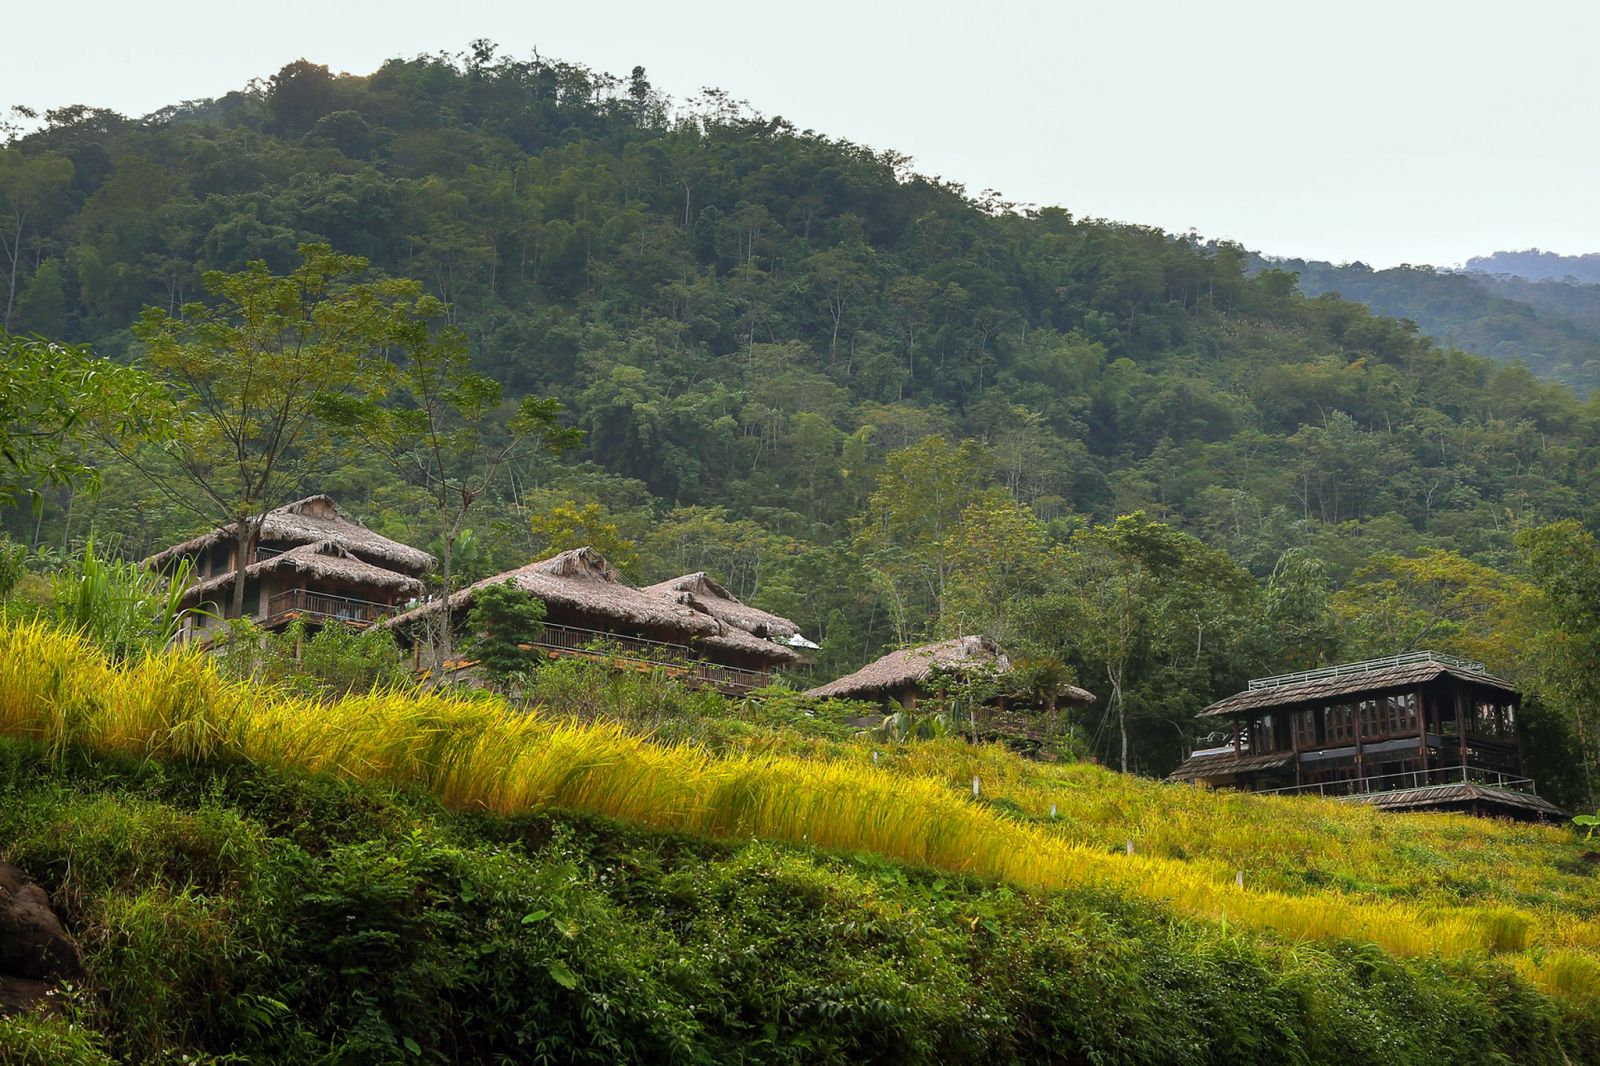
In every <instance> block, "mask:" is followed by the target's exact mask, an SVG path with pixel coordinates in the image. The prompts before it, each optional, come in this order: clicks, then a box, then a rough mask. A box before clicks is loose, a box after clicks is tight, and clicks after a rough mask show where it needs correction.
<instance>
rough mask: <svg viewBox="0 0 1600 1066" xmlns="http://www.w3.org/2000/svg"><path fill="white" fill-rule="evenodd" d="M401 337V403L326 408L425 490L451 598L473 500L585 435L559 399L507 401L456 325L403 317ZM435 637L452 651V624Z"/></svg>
mask: <svg viewBox="0 0 1600 1066" xmlns="http://www.w3.org/2000/svg"><path fill="white" fill-rule="evenodd" d="M434 310H435V311H439V310H442V307H438V308H435V309H434ZM402 341H403V343H402V345H401V347H402V348H403V356H402V357H401V358H400V359H399V360H398V362H396V363H395V364H394V365H393V368H392V370H391V372H390V377H389V382H390V384H391V385H392V386H393V389H394V399H395V401H396V402H395V403H393V404H387V405H380V404H377V403H373V402H366V403H362V402H359V401H357V402H345V403H340V404H337V405H329V407H330V409H332V408H334V407H336V408H337V410H338V411H339V415H340V417H341V418H342V419H343V420H344V422H345V423H346V424H347V425H353V426H357V427H359V428H360V429H361V431H362V433H363V440H364V441H365V442H366V443H367V444H368V445H369V446H371V447H373V448H376V449H377V450H378V451H379V452H380V453H381V454H382V455H383V456H384V457H385V458H386V459H388V460H389V462H390V463H391V464H392V465H393V466H394V467H395V469H396V470H398V471H399V472H400V473H401V474H402V475H403V476H404V477H405V478H406V479H407V480H408V481H410V482H411V483H412V484H414V485H417V486H418V487H419V488H421V489H423V490H424V491H425V492H426V493H427V494H428V496H429V499H430V501H431V502H432V505H433V511H434V516H435V521H436V523H437V531H438V535H439V543H440V545H441V549H440V563H441V566H440V579H441V584H442V586H443V587H442V589H441V593H442V595H443V596H444V597H445V598H446V599H448V598H449V596H450V594H451V593H452V592H453V591H454V589H455V567H454V563H455V547H456V542H457V541H458V540H459V539H460V537H461V534H462V530H463V529H464V528H465V525H466V521H467V515H468V513H469V512H471V510H472V508H473V506H474V505H475V504H477V503H478V501H479V500H481V499H482V498H483V496H484V494H485V493H487V492H489V491H490V489H491V488H492V487H493V486H494V484H495V482H496V480H497V479H498V478H499V477H500V475H501V473H502V472H503V471H504V470H505V468H506V467H507V465H508V464H509V463H512V462H513V461H515V460H517V459H519V458H522V457H524V456H527V455H529V454H530V453H533V452H537V451H544V452H551V453H560V452H564V451H566V450H567V449H569V448H572V447H575V446H576V445H577V444H578V442H579V441H580V440H582V436H583V435H582V432H581V431H579V430H576V429H569V428H565V427H563V426H562V425H561V424H560V422H559V421H558V418H559V415H560V413H561V409H562V408H561V404H560V403H559V402H558V401H556V400H554V399H550V398H548V397H543V396H526V397H523V399H522V400H521V401H520V402H519V403H517V404H515V405H513V406H510V407H509V409H508V405H507V404H506V403H505V402H504V397H503V395H502V392H501V388H500V383H499V382H497V381H495V380H494V379H493V378H491V377H488V376H487V375H485V374H480V373H478V372H476V371H475V370H473V369H472V363H471V360H470V359H469V357H468V354H467V344H466V337H465V336H464V335H463V334H462V333H461V332H460V331H459V330H457V329H454V328H453V327H449V326H446V327H444V328H441V329H437V330H432V329H430V328H429V325H428V324H427V323H426V322H424V321H422V320H421V319H416V320H413V321H411V322H409V323H407V324H406V327H405V329H404V330H403V331H402ZM437 639H438V641H439V642H440V646H441V648H442V650H443V652H444V653H445V654H448V653H449V651H450V643H451V635H450V627H449V625H448V624H446V625H445V626H444V628H443V631H442V632H441V633H439V634H438V635H437Z"/></svg>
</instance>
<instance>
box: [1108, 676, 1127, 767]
mask: <svg viewBox="0 0 1600 1066" xmlns="http://www.w3.org/2000/svg"><path fill="white" fill-rule="evenodd" d="M1111 698H1112V699H1114V700H1116V701H1117V731H1118V732H1119V733H1121V734H1122V772H1123V773H1127V772H1128V715H1127V713H1126V710H1125V708H1124V707H1123V705H1122V680H1121V678H1120V677H1116V678H1112V679H1111Z"/></svg>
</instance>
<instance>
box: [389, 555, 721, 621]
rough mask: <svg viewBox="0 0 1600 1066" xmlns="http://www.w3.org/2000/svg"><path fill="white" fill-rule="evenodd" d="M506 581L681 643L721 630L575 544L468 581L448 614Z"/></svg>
mask: <svg viewBox="0 0 1600 1066" xmlns="http://www.w3.org/2000/svg"><path fill="white" fill-rule="evenodd" d="M507 581H510V582H511V583H513V584H514V585H516V586H517V588H519V589H522V590H523V591H524V592H528V593H531V594H532V595H534V596H536V597H538V598H539V599H541V600H543V601H544V602H546V603H548V604H552V605H556V606H561V607H566V608H570V609H571V610H574V611H580V612H582V613H584V614H590V615H597V616H599V617H601V618H604V619H609V620H611V621H612V622H615V623H621V624H623V625H629V626H636V627H639V628H643V629H654V630H666V631H667V632H668V633H670V634H673V635H675V636H676V637H677V638H678V639H681V640H683V641H685V642H687V641H688V640H690V639H691V638H694V637H712V636H718V635H720V634H721V633H722V630H723V627H722V626H721V625H720V624H719V623H718V622H717V620H716V619H715V618H713V617H711V616H710V615H709V614H706V613H704V612H703V611H698V610H696V609H694V608H693V607H689V606H686V605H684V604H680V603H674V602H672V601H671V600H668V599H664V598H662V597H660V596H651V595H647V594H646V593H644V592H641V591H640V590H638V589H636V588H634V587H632V586H631V585H625V584H623V583H622V580H621V579H620V578H618V577H617V572H616V571H615V570H613V569H612V568H611V564H610V563H608V562H606V560H605V556H603V555H601V554H600V553H599V552H597V551H595V550H594V549H593V548H574V549H572V550H571V551H564V552H562V553H561V554H560V555H557V556H554V557H553V558H550V559H541V560H539V561H538V562H536V563H529V564H528V565H527V566H524V567H521V568H520V569H517V570H508V571H506V572H505V573H503V574H496V575H495V576H494V577H489V578H484V579H483V580H482V581H478V582H475V583H473V584H471V585H468V586H467V587H466V588H464V589H461V590H460V591H458V592H456V593H455V594H454V595H452V596H451V597H450V611H451V613H452V614H454V613H455V612H456V611H460V610H464V609H465V608H466V607H468V606H469V605H470V604H471V603H472V600H473V597H475V596H476V595H477V594H478V590H479V589H481V588H484V587H486V586H488V585H501V584H504V583H505V582H507ZM443 603H444V601H443V600H435V601H433V602H432V603H426V604H423V605H422V606H421V607H416V608H413V609H412V610H409V611H407V612H405V613H404V614H400V615H396V616H395V617H393V618H391V619H389V621H388V622H387V623H386V624H387V625H389V626H391V627H395V628H399V627H403V626H407V625H410V624H411V623H412V622H414V621H416V620H417V619H419V618H421V617H423V616H424V615H428V614H432V613H434V612H436V611H438V610H439V608H440V607H441V606H442V605H443Z"/></svg>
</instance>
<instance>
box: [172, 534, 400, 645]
mask: <svg viewBox="0 0 1600 1066" xmlns="http://www.w3.org/2000/svg"><path fill="white" fill-rule="evenodd" d="M233 578H234V575H233V571H232V570H225V571H223V572H222V573H220V574H215V575H213V576H211V577H209V578H207V579H205V580H203V581H200V582H197V583H196V584H193V585H190V586H189V587H188V589H186V590H185V591H184V595H183V606H185V607H198V608H200V609H202V610H204V611H206V612H207V614H206V615H203V616H201V618H200V619H199V621H200V622H201V623H202V624H201V626H200V628H205V623H208V622H209V623H215V622H216V620H217V619H220V618H221V617H222V616H223V614H224V613H225V612H224V607H225V605H226V604H227V603H228V602H229V601H231V599H232V596H233V591H232V590H233ZM244 579H245V598H244V603H245V614H246V616H247V617H249V618H251V619H252V620H253V621H254V622H255V623H256V624H257V625H260V626H262V627H263V628H266V629H277V628H280V627H282V626H286V625H288V623H290V622H292V621H295V620H296V619H299V620H302V621H305V622H307V623H309V624H312V625H320V624H322V623H324V622H327V621H332V620H337V621H340V622H345V623H348V624H351V625H357V626H365V625H370V624H371V623H373V622H376V621H379V620H380V619H382V618H384V617H385V616H387V615H388V614H389V613H390V612H391V611H392V610H393V608H394V606H395V605H396V604H399V603H404V602H405V601H406V600H408V599H412V598H414V597H416V596H418V595H421V593H422V588H423V586H422V582H421V581H419V580H418V579H417V578H414V577H412V576H411V575H410V574H402V573H398V572H397V571H394V570H385V569H384V568H383V567H381V566H373V565H372V564H371V563H369V562H366V561H365V560H363V559H359V558H357V557H356V556H355V555H352V554H351V553H350V552H349V551H347V550H346V549H345V548H344V546H343V545H341V544H340V543H338V542H337V541H333V540H324V541H319V542H317V543H315V544H302V545H300V546H298V547H295V548H290V549H289V550H288V551H285V552H283V553H281V554H279V555H269V556H267V557H265V558H263V559H260V560H259V561H257V562H254V563H251V564H250V565H249V566H247V567H245V571H244Z"/></svg>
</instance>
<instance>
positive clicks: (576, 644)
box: [385, 548, 798, 694]
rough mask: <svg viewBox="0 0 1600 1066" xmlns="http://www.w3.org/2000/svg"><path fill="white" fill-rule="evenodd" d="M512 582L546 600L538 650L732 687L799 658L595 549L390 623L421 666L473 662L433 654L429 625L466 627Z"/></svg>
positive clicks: (756, 682)
mask: <svg viewBox="0 0 1600 1066" xmlns="http://www.w3.org/2000/svg"><path fill="white" fill-rule="evenodd" d="M506 582H510V583H511V584H513V585H514V586H516V587H517V588H518V589H521V590H522V591H524V592H526V593H527V594H528V595H530V596H533V597H535V598H536V599H538V600H540V601H542V602H543V603H544V606H545V621H544V627H543V630H542V632H541V633H540V634H539V636H538V639H537V640H536V641H535V643H534V644H533V645H532V646H531V647H530V648H529V652H530V653H531V654H533V655H539V656H544V657H546V658H552V659H553V658H562V657H578V658H587V659H594V660H597V661H602V662H607V663H610V664H612V665H615V666H617V667H619V668H623V669H643V670H655V669H660V670H663V671H665V672H667V673H668V674H670V675H672V676H675V677H678V678H680V679H682V680H684V681H686V682H688V683H691V684H696V685H701V686H705V687H709V688H715V689H717V690H718V691H720V692H724V693H730V694H733V693H742V692H747V691H749V690H750V689H754V688H760V687H762V686H764V685H767V684H769V683H770V682H771V680H772V676H773V672H774V671H775V670H777V669H779V668H780V667H784V666H788V665H790V664H792V663H794V662H795V661H796V660H797V658H798V656H797V655H796V653H795V652H794V651H792V650H791V649H789V648H787V647H784V646H783V645H780V644H778V643H776V642H774V641H771V640H767V639H765V638H762V637H758V636H756V635H754V634H753V633H751V632H748V631H747V630H746V629H744V628H742V627H741V626H739V625H735V624H733V623H732V622H730V621H727V620H725V619H724V618H722V617H719V616H718V615H716V614H714V613H712V612H711V611H710V609H709V608H708V607H707V605H706V604H705V603H703V602H701V601H700V600H698V599H696V598H693V597H690V598H688V599H683V598H680V597H678V596H670V595H661V594H656V593H652V592H649V591H646V590H643V589H637V588H634V587H633V586H631V585H628V584H627V583H625V582H624V581H623V580H622V579H621V578H620V577H618V576H617V573H616V571H615V570H614V569H613V568H612V567H611V564H610V563H608V562H606V560H605V557H604V556H602V555H601V554H600V553H599V552H597V551H595V550H594V549H593V548H575V549H573V550H571V551H565V552H562V553H561V554H560V555H556V556H553V557H552V558H549V559H541V560H540V561H538V562H535V563H530V564H528V565H527V566H524V567H521V568H519V569H516V570H510V571H507V572H506V573H503V574H496V575H495V576H494V577H490V578H485V579H484V580H482V581H479V582H476V583H474V584H472V585H469V586H467V587H466V588H464V589H461V590H459V591H458V592H456V593H455V594H454V595H452V596H451V597H450V600H449V603H448V604H446V603H445V602H444V601H442V600H439V601H434V602H432V603H427V604H424V605H422V606H419V607H416V608H413V609H412V610H410V611H407V612H405V613H404V614H401V615H398V616H396V617H394V618H392V619H390V620H389V621H388V622H387V623H385V624H386V625H388V626H389V627H390V628H391V629H392V630H393V631H394V632H395V634H396V635H397V637H399V639H400V640H401V642H402V643H404V644H409V645H410V646H411V647H412V649H413V656H414V662H415V665H416V666H417V668H418V669H419V670H420V669H448V670H462V669H470V667H471V664H470V663H468V662H466V661H464V660H461V659H455V660H451V661H448V662H444V663H436V662H432V661H430V650H429V648H428V647H427V632H426V631H427V627H428V626H429V625H439V624H443V623H444V622H445V618H446V617H447V618H448V624H449V625H450V626H451V627H452V629H453V631H454V632H458V633H461V634H462V635H463V636H464V635H465V630H466V616H467V612H468V611H469V609H470V608H471V605H472V601H473V598H474V597H475V596H476V595H477V593H478V591H479V590H480V589H483V588H485V587H486V586H489V585H497V584H504V583H506ZM735 602H736V601H735ZM740 606H743V605H740ZM747 610H748V608H747ZM446 612H448V614H447V615H446Z"/></svg>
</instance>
